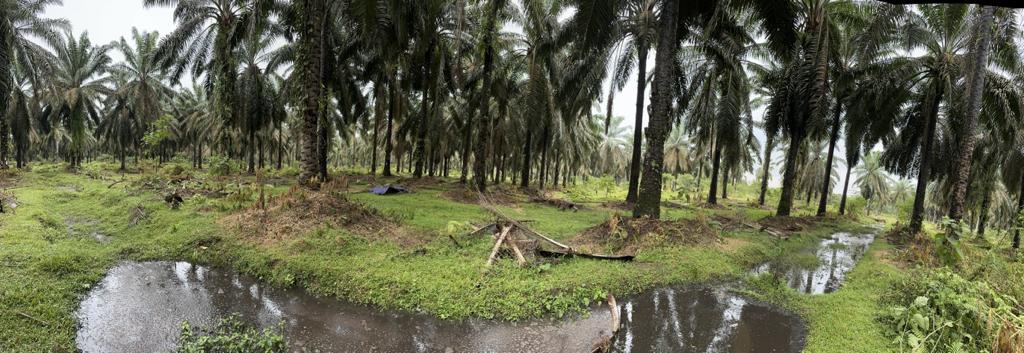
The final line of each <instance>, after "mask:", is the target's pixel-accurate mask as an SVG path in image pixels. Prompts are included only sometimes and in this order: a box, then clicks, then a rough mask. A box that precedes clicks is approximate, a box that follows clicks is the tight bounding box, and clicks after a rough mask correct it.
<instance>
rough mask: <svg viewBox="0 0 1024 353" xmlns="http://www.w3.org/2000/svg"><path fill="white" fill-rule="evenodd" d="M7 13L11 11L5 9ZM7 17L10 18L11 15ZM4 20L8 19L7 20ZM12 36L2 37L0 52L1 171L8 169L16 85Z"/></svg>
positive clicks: (0, 38) (0, 39)
mask: <svg viewBox="0 0 1024 353" xmlns="http://www.w3.org/2000/svg"><path fill="white" fill-rule="evenodd" d="M5 11H10V10H6V9H5ZM5 15H7V16H10V15H11V14H5ZM7 16H4V17H7ZM4 20H7V19H6V18H5V19H4ZM10 35H11V34H10V33H6V34H5V35H2V36H0V50H2V52H0V54H2V55H0V72H2V73H3V75H0V107H2V110H0V169H6V168H7V145H8V143H9V142H8V136H10V134H11V131H10V126H11V124H10V123H9V122H8V121H7V120H8V116H13V115H9V114H7V108H8V107H7V105H8V104H9V103H10V98H11V95H10V93H11V86H13V84H14V77H13V76H12V75H11V57H12V56H13V55H11V54H12V52H13V50H11V44H12V43H11V42H9V41H8V38H10ZM33 86H34V85H33ZM22 133H25V132H22Z"/></svg>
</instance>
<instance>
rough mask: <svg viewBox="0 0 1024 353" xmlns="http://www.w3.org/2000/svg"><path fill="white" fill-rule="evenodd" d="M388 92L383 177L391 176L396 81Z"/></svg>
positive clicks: (390, 84) (389, 85)
mask: <svg viewBox="0 0 1024 353" xmlns="http://www.w3.org/2000/svg"><path fill="white" fill-rule="evenodd" d="M392 77H393V76H392ZM388 92H389V93H388V126H387V130H386V131H385V132H384V172H383V173H381V175H383V176H386V177H389V176H391V152H392V151H391V150H392V148H394V147H393V146H392V145H391V136H392V133H393V131H392V129H393V126H394V120H395V104H397V103H396V97H395V96H396V94H395V82H394V81H391V82H389V83H388Z"/></svg>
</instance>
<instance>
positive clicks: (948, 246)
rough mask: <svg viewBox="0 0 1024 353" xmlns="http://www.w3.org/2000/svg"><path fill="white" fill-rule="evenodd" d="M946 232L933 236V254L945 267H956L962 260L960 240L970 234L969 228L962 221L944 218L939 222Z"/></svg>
mask: <svg viewBox="0 0 1024 353" xmlns="http://www.w3.org/2000/svg"><path fill="white" fill-rule="evenodd" d="M941 225H942V228H943V229H946V230H947V231H946V232H939V233H937V234H935V253H936V255H938V258H939V261H941V262H942V264H944V265H946V266H956V265H958V264H959V263H960V262H961V261H963V259H964V254H963V251H962V250H961V249H960V239H963V236H964V235H966V234H970V230H969V229H970V226H968V225H967V224H966V223H964V222H963V221H954V220H952V219H949V218H948V217H944V218H943V219H942V222H941Z"/></svg>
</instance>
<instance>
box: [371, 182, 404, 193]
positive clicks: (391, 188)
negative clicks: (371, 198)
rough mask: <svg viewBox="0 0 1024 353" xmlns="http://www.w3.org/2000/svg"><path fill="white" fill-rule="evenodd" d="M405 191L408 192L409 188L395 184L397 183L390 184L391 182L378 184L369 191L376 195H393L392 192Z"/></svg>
mask: <svg viewBox="0 0 1024 353" xmlns="http://www.w3.org/2000/svg"><path fill="white" fill-rule="evenodd" d="M407 192H409V189H406V188H405V187H404V186H401V185H397V184H396V185H392V184H386V185H378V186H376V187H374V188H372V189H370V193H372V194H376V195H394V194H403V193H407Z"/></svg>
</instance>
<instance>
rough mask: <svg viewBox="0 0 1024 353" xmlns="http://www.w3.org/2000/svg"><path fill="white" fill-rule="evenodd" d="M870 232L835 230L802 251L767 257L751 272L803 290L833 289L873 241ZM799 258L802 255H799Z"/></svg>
mask: <svg viewBox="0 0 1024 353" xmlns="http://www.w3.org/2000/svg"><path fill="white" fill-rule="evenodd" d="M874 239H875V237H874V235H873V234H852V233H836V234H833V235H832V236H831V237H830V238H828V239H823V240H821V241H820V242H818V244H817V245H816V246H815V247H814V248H811V249H808V250H807V251H806V252H804V253H803V254H799V253H798V254H793V255H789V256H785V257H782V258H779V259H776V260H774V261H769V262H767V263H765V264H762V265H761V266H758V267H757V268H755V269H754V270H753V271H752V272H751V273H752V274H754V275H760V274H763V273H771V274H773V275H775V276H777V277H779V278H780V279H782V280H784V281H785V282H786V285H788V286H789V287H790V288H793V289H795V290H797V291H799V292H801V293H805V294H825V293H831V292H835V291H836V290H839V287H840V286H842V284H843V281H844V280H845V279H846V274H847V273H848V272H850V270H852V269H853V267H854V266H856V265H857V262H858V261H860V259H861V258H862V257H864V254H865V253H867V250H868V247H870V246H871V242H872V241H874ZM801 258H802V259H801Z"/></svg>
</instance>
